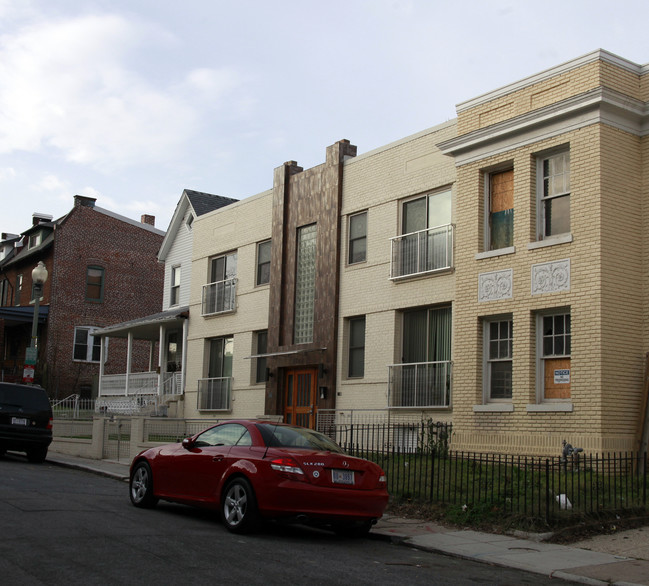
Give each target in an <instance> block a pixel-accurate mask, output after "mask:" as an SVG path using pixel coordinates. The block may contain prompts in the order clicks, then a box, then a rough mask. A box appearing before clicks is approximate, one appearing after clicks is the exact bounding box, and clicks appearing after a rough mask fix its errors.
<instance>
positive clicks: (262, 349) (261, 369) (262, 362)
mask: <svg viewBox="0 0 649 586" xmlns="http://www.w3.org/2000/svg"><path fill="white" fill-rule="evenodd" d="M266 352H268V330H263V331H261V332H257V351H256V352H255V354H266ZM255 382H258V383H264V382H266V359H265V358H257V365H256V376H255Z"/></svg>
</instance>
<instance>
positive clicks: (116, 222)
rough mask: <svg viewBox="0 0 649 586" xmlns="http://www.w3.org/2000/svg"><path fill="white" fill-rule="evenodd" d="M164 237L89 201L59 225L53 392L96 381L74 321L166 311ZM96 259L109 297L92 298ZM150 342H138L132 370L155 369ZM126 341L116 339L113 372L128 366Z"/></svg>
mask: <svg viewBox="0 0 649 586" xmlns="http://www.w3.org/2000/svg"><path fill="white" fill-rule="evenodd" d="M162 238H163V236H162V235H161V234H160V233H158V232H154V231H151V230H147V229H145V228H143V227H140V226H138V225H134V224H132V223H129V222H125V221H122V220H120V219H117V218H114V217H112V216H110V215H107V214H105V213H103V212H102V211H100V210H96V209H94V208H93V207H89V206H86V205H77V206H75V207H74V208H73V209H72V211H71V212H70V214H69V215H68V216H67V217H66V218H65V220H64V221H63V222H62V223H61V224H60V225H58V226H57V229H56V238H55V245H54V259H53V267H52V270H51V272H50V274H51V281H50V283H51V287H52V297H51V305H50V318H49V345H48V350H47V363H48V371H47V376H48V386H49V390H50V394H52V395H53V396H57V397H65V396H68V395H69V394H71V393H75V392H79V391H80V390H81V389H84V392H87V391H86V389H88V388H89V387H91V386H92V385H93V384H94V378H95V377H96V376H97V375H98V373H99V365H98V363H91V362H79V361H74V360H73V359H72V357H73V343H74V328H75V326H92V327H104V326H108V325H112V324H116V323H120V322H123V321H127V320H130V319H135V318H138V317H143V316H146V315H150V314H153V313H156V312H159V311H160V310H161V307H162V286H163V278H164V268H163V266H162V265H160V264H159V263H158V262H157V258H156V255H157V252H158V249H159V247H160V244H161V243H162ZM89 265H93V266H99V267H102V268H103V269H104V279H105V282H104V298H103V301H101V302H94V301H88V300H86V271H87V267H88V266H89ZM148 357H149V347H148V345H146V344H137V345H136V352H135V356H134V361H133V371H134V372H135V371H145V370H148ZM125 365H126V341H125V340H123V341H122V340H117V339H114V338H113V339H111V340H110V343H109V348H108V363H107V365H106V372H107V373H110V372H115V371H116V372H125Z"/></svg>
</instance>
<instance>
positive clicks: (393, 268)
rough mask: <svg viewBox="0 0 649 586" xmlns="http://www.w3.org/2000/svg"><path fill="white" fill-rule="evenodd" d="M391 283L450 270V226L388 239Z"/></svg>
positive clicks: (451, 240) (451, 257)
mask: <svg viewBox="0 0 649 586" xmlns="http://www.w3.org/2000/svg"><path fill="white" fill-rule="evenodd" d="M390 242H391V248H392V251H391V257H390V279H391V280H396V279H403V278H405V277H411V276H415V275H424V274H427V273H433V272H436V271H444V270H448V269H450V268H452V267H453V224H446V225H444V226H437V227H435V228H429V229H428V230H420V231H419V232H411V233H410V234H401V235H400V236H395V237H394V238H391V239H390Z"/></svg>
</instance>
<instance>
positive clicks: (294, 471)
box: [270, 458, 305, 480]
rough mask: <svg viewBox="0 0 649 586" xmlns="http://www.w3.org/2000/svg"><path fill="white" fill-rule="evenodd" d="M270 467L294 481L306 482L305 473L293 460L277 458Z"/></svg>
mask: <svg viewBox="0 0 649 586" xmlns="http://www.w3.org/2000/svg"><path fill="white" fill-rule="evenodd" d="M270 467H271V468H272V469H273V470H276V471H277V472H281V473H282V474H283V476H286V477H287V478H291V479H293V480H304V478H305V476H304V471H303V470H302V468H300V465H299V464H298V463H297V462H296V461H295V460H294V459H293V458H275V459H274V460H273V461H272V462H271V463H270Z"/></svg>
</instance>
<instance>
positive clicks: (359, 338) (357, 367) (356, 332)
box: [348, 316, 365, 378]
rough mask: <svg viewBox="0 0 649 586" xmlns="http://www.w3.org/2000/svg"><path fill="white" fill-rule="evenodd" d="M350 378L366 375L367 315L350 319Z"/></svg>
mask: <svg viewBox="0 0 649 586" xmlns="http://www.w3.org/2000/svg"><path fill="white" fill-rule="evenodd" d="M348 374H349V378H362V377H363V376H364V375H365V316H363V317H354V318H352V319H350V320H349V371H348Z"/></svg>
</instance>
